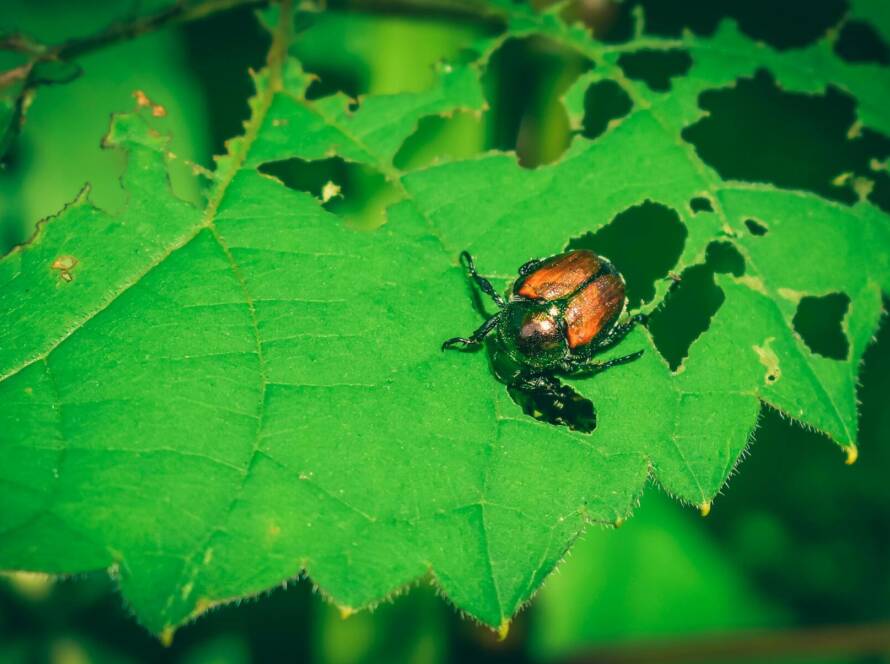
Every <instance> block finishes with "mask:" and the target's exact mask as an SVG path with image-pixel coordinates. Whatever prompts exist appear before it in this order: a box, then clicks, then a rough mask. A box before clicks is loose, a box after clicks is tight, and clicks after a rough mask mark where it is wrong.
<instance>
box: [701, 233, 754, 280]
mask: <svg viewBox="0 0 890 664" xmlns="http://www.w3.org/2000/svg"><path fill="white" fill-rule="evenodd" d="M705 264H706V265H707V266H708V267H710V268H711V269H712V270H713V271H714V272H719V273H721V274H731V275H733V276H734V277H741V276H742V275H743V274H745V259H744V258H743V257H742V255H741V254H740V253H739V250H738V249H736V248H735V245H734V244H732V243H731V242H722V241H721V242H711V244H709V245H708V248H707V250H706V252H705Z"/></svg>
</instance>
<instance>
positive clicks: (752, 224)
mask: <svg viewBox="0 0 890 664" xmlns="http://www.w3.org/2000/svg"><path fill="white" fill-rule="evenodd" d="M745 227H746V228H747V229H748V232H749V233H751V235H757V236H758V237H760V236H763V235H766V233H767V231H768V230H769V229H768V228H767V227H766V226H765V225H764V224H762V223H760V222H759V221H757V220H756V219H745Z"/></svg>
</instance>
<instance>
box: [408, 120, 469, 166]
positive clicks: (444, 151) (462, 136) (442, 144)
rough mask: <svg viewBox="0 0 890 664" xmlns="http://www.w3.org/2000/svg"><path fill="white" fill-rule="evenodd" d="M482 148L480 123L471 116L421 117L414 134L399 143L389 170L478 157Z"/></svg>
mask: <svg viewBox="0 0 890 664" xmlns="http://www.w3.org/2000/svg"><path fill="white" fill-rule="evenodd" d="M483 145H484V127H483V123H482V120H481V119H480V118H479V117H477V116H476V114H475V113H470V112H464V113H455V114H454V115H452V116H451V117H447V118H446V117H441V116H438V115H436V116H430V117H425V118H422V119H421V120H420V122H419V123H418V125H417V131H415V132H414V133H413V134H411V135H410V136H409V137H408V138H407V139H406V140H405V142H404V143H402V147H401V148H399V151H398V152H397V153H396V156H395V157H394V158H393V166H395V167H396V168H398V169H400V170H406V171H407V170H412V169H415V168H422V167H424V166H429V165H430V164H433V163H436V162H440V161H447V160H452V159H467V158H469V157H472V156H473V155H475V154H478V153H479V152H480V151H481V149H482V146H483Z"/></svg>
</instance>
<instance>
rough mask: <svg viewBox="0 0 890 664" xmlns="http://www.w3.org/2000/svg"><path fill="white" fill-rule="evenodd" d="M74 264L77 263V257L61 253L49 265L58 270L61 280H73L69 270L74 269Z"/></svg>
mask: <svg viewBox="0 0 890 664" xmlns="http://www.w3.org/2000/svg"><path fill="white" fill-rule="evenodd" d="M75 265H77V259H76V258H75V257H74V256H67V255H62V256H59V257H58V258H56V260H54V261H53V264H52V265H51V266H50V267H51V268H52V269H53V270H58V271H59V277H60V278H61V279H62V280H63V281H67V282H71V281H74V275H72V274H71V270H73V269H74V266H75Z"/></svg>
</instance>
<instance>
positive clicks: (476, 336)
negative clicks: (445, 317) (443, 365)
mask: <svg viewBox="0 0 890 664" xmlns="http://www.w3.org/2000/svg"><path fill="white" fill-rule="evenodd" d="M500 318H501V315H500V314H499V313H497V314H495V315H494V316H492V317H491V318H489V319H488V320H487V321H485V322H484V323H482V325H480V326H479V328H478V329H477V330H476V331H475V332H473V334H471V335H470V336H469V338H468V337H454V338H453V339H448V340H447V341H445V342H444V343H443V344H442V350H445V349H446V348H451V347H452V346H456V345H457V344H463V345H464V347H466V346H476V345H478V344H481V343H482V340H483V339H485V337H487V336H488V334H489V333H490V332H491V331H492V330H493V329H494V327H495V325H497V324H498V321H499V320H500Z"/></svg>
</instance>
